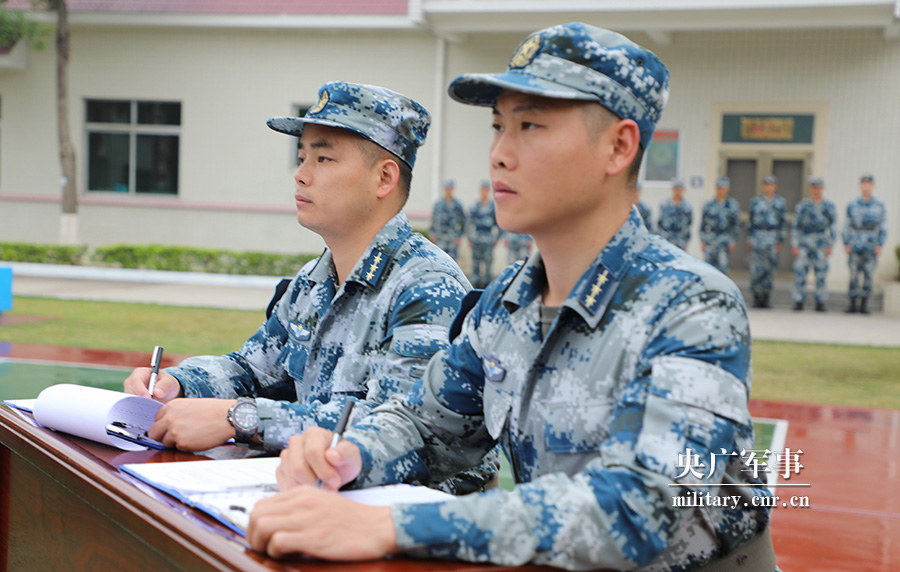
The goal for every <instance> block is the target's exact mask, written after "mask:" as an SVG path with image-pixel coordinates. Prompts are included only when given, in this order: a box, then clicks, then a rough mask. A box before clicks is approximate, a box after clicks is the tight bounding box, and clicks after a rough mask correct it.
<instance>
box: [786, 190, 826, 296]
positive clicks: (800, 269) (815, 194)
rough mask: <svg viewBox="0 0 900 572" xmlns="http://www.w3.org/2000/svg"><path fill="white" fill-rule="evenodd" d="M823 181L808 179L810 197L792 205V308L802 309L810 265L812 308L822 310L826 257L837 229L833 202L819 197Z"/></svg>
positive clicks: (824, 292)
mask: <svg viewBox="0 0 900 572" xmlns="http://www.w3.org/2000/svg"><path fill="white" fill-rule="evenodd" d="M824 189H825V181H823V180H822V179H820V178H818V177H817V178H813V179H810V181H809V194H810V198H808V199H803V200H802V201H800V202H799V203H797V206H796V207H795V208H794V224H793V226H792V227H791V253H792V254H793V255H794V288H793V290H791V296H792V297H793V299H794V310H796V311H800V310H803V302H804V301H805V300H806V275H807V274H809V268H810V266H812V269H813V273H814V274H815V276H816V312H824V311H825V301H826V300H828V290H827V289H826V288H825V277H826V275H827V274H828V257H829V256H831V248H832V246H834V239H835V237H836V236H837V233H836V232H835V230H834V225H835V222H837V209H836V208H835V206H834V203H833V202H831V201H829V200H827V199H824V198H822V192H823V191H824Z"/></svg>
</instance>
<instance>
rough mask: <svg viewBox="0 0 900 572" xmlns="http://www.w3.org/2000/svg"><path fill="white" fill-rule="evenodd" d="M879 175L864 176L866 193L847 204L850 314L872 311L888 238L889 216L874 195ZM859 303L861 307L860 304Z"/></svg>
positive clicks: (845, 231) (861, 182) (845, 235)
mask: <svg viewBox="0 0 900 572" xmlns="http://www.w3.org/2000/svg"><path fill="white" fill-rule="evenodd" d="M874 187H875V177H873V176H872V175H863V176H862V177H861V178H860V179H859V190H860V193H861V194H862V196H861V197H860V198H858V199H856V200H855V201H853V202H851V203H850V204H849V205H847V219H846V220H845V221H844V229H843V232H842V233H841V238H842V239H843V241H844V250H845V251H846V252H847V254H848V255H849V256H850V259H849V264H850V291H849V295H850V307H849V308H847V313H851V314H852V313H854V312H857V311H858V312H859V313H861V314H868V313H869V297H870V296H871V295H872V275H873V274H874V273H875V266H876V265H877V264H878V255H879V254H881V248H882V246H884V240H885V238H887V216H886V211H885V208H884V203H882V202H881V201H879V200H878V199H876V198H874V197H873V196H872V189H873V188H874ZM857 303H858V304H859V306H857Z"/></svg>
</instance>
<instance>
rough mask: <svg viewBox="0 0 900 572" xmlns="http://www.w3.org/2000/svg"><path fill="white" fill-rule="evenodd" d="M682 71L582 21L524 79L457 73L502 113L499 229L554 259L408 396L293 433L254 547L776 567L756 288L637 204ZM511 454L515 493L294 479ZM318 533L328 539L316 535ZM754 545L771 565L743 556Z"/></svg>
mask: <svg viewBox="0 0 900 572" xmlns="http://www.w3.org/2000/svg"><path fill="white" fill-rule="evenodd" d="M588 66H590V67H588ZM667 77H668V72H667V71H666V68H665V66H664V65H663V64H662V63H661V62H660V61H659V60H658V59H657V58H656V57H655V56H654V55H653V54H652V53H650V52H649V51H647V50H645V49H643V48H641V47H640V46H637V45H635V44H633V43H632V42H631V41H629V40H628V39H627V38H625V37H623V36H620V35H619V34H615V33H613V32H609V31H606V30H601V29H599V28H594V27H592V26H587V25H584V24H568V25H565V26H557V27H554V28H549V29H547V30H544V31H541V32H538V33H536V34H534V35H532V36H530V37H529V38H527V39H526V40H525V41H524V42H523V43H522V44H521V45H520V47H519V49H518V50H517V52H516V54H515V55H514V56H513V58H512V60H511V61H510V65H509V70H508V72H507V73H504V74H496V75H493V74H467V75H463V76H460V77H458V78H456V79H455V80H454V81H453V82H451V84H450V88H449V90H450V95H451V97H453V98H454V99H457V100H459V101H462V102H465V103H470V104H474V105H485V106H493V107H494V110H495V111H494V115H493V124H494V133H495V135H494V139H493V142H492V144H491V150H490V163H491V177H492V182H493V187H494V200H495V201H496V203H497V218H498V220H499V221H500V224H501V226H503V227H504V228H508V229H510V230H511V231H518V232H530V233H531V234H532V235H533V236H534V239H535V243H536V244H537V245H538V253H537V254H535V255H534V256H532V257H531V258H529V259H528V261H527V262H526V263H525V264H524V265H523V264H521V263H520V264H516V265H513V266H511V267H509V268H507V269H506V271H504V272H503V274H502V275H501V276H500V277H498V279H497V280H495V281H494V282H492V283H491V285H490V286H489V287H488V288H487V290H486V291H485V293H484V295H483V296H482V297H481V299H480V300H479V301H478V303H477V304H476V305H475V306H474V308H473V309H472V310H471V312H470V313H469V314H468V315H467V316H466V317H465V319H464V321H463V324H462V332H461V334H460V335H459V336H457V337H456V338H455V339H454V342H453V344H452V345H451V347H450V349H449V350H445V351H441V352H440V353H438V354H437V355H435V357H434V358H433V359H432V360H431V362H430V363H429V364H428V370H427V371H426V373H425V376H424V377H423V378H422V383H419V384H417V385H416V386H415V387H414V388H413V390H412V391H411V392H410V394H409V395H407V396H406V397H405V398H403V399H392V400H390V401H389V402H388V403H386V404H385V405H383V406H381V407H379V408H378V409H376V410H375V411H374V412H373V413H372V414H371V415H370V416H369V417H366V418H365V419H363V420H361V421H359V422H358V423H356V424H355V425H354V426H353V427H352V428H350V429H349V430H347V431H346V432H345V433H344V437H345V438H344V440H343V441H341V442H340V443H339V444H338V445H337V446H336V447H334V448H332V449H328V446H329V443H330V440H331V435H330V433H329V432H327V431H324V430H321V429H319V430H316V429H311V430H308V431H307V432H306V433H305V434H304V435H303V436H300V437H295V438H294V439H292V441H291V444H290V447H289V448H288V450H287V451H285V452H283V453H282V464H281V466H280V468H279V469H278V472H277V475H278V476H277V478H278V481H279V484H280V485H281V487H282V489H283V490H284V489H289V490H287V491H286V492H283V493H281V494H279V495H275V496H273V497H270V498H268V499H264V500H263V501H261V502H260V503H259V504H257V505H256V508H255V509H254V511H253V513H252V514H251V521H250V528H249V530H248V535H247V538H248V540H249V541H250V543H251V544H252V546H253V547H254V548H256V549H258V550H267V551H268V552H269V553H270V554H273V555H279V554H284V553H289V552H294V551H299V552H304V553H309V554H312V555H314V556H324V557H326V558H340V559H348V558H353V559H365V558H374V557H379V556H383V555H384V554H385V553H389V552H394V551H398V550H400V551H406V552H410V553H412V554H416V555H425V556H430V557H436V558H455V559H462V560H471V561H478V562H494V563H499V564H504V565H518V564H523V563H529V562H530V563H537V564H548V565H551V566H557V567H561V568H568V569H572V570H587V569H592V570H593V569H597V568H604V569H606V568H610V569H616V570H636V569H639V570H642V571H651V570H653V571H657V570H659V571H662V570H666V571H669V570H693V569H697V568H700V567H703V566H705V565H706V564H707V563H709V562H711V561H713V560H718V561H722V562H723V563H724V565H725V566H726V567H727V566H735V563H736V562H743V561H745V560H746V561H747V562H745V564H747V566H746V567H745V568H741V569H742V570H754V571H758V570H766V572H771V571H772V570H774V569H775V568H776V566H775V558H774V553H772V551H771V543H770V542H771V541H768V540H767V539H768V538H769V537H768V533H767V531H766V526H767V522H768V509H766V508H762V507H756V506H753V502H752V500H753V499H752V498H751V497H756V496H759V497H763V496H766V495H767V494H768V493H767V491H766V489H765V487H764V486H762V484H761V483H760V482H759V480H757V479H756V478H754V477H753V476H752V475H751V474H750V473H749V472H748V471H746V470H744V468H745V467H744V464H743V462H742V461H740V460H739V459H738V457H737V456H736V455H732V454H731V453H732V452H739V451H741V450H742V449H745V448H750V447H752V443H753V428H752V424H751V420H750V415H749V412H748V409H747V400H748V394H749V390H750V378H749V366H750V333H749V327H748V322H747V313H746V309H745V307H744V303H743V301H742V300H741V295H740V292H739V291H738V289H737V287H736V286H735V285H734V283H732V282H731V281H730V280H729V279H728V278H726V277H725V276H724V275H722V274H721V273H720V272H718V271H716V270H715V269H713V268H711V267H710V266H709V265H707V264H704V263H702V262H700V261H699V260H697V259H695V258H693V257H691V256H689V255H688V254H686V253H685V252H684V251H682V250H681V249H679V248H677V247H675V246H673V245H672V244H671V243H669V242H668V241H666V240H663V239H661V238H659V237H656V236H652V235H650V234H649V233H648V232H647V229H646V227H645V226H644V224H643V222H642V221H641V220H640V218H639V216H640V215H639V214H638V212H637V209H636V208H634V206H633V201H632V199H633V192H634V183H635V180H636V178H637V169H638V168H639V166H640V161H639V159H638V157H640V156H641V151H642V150H643V149H644V148H646V145H647V143H648V141H649V140H650V137H651V135H652V133H653V130H654V126H655V123H656V120H657V118H658V117H659V114H660V113H661V111H662V108H663V106H664V103H665V101H666V98H667V93H668V87H667V85H668V81H667ZM557 98H558V99H557ZM563 98H565V99H563ZM532 125H539V126H540V128H539V129H531V126H532ZM601 142H602V143H601ZM548 193H549V194H550V195H551V196H552V197H553V198H554V200H553V201H548V200H547V196H548ZM562 237H565V240H563V239H562ZM587 237H590V239H591V240H588V238H587ZM549 253H553V256H554V258H553V259H551V258H550V255H549ZM576 264H577V266H576V267H577V268H579V270H578V272H577V273H575V274H574V275H572V273H571V272H570V270H571V269H572V268H573V266H575V265H576ZM566 275H569V276H570V278H569V279H566V278H565V276H566ZM497 442H500V443H501V444H502V446H503V448H504V450H505V452H506V454H507V457H508V458H509V460H510V463H511V465H512V471H513V474H514V476H515V479H516V483H517V484H516V486H515V488H514V490H512V491H499V490H495V491H490V492H488V493H483V494H474V495H469V496H466V497H463V498H460V499H458V500H455V501H452V502H443V503H433V504H419V505H404V504H397V505H394V506H392V507H367V506H362V505H358V504H355V503H353V502H352V501H350V500H348V499H346V498H343V497H341V496H340V495H335V494H329V492H328V491H327V490H325V491H323V490H322V489H317V488H315V487H310V486H296V485H297V483H298V481H299V482H301V483H311V482H313V481H314V479H315V478H316V477H319V478H321V479H322V480H323V482H324V483H326V487H327V488H331V489H333V488H336V487H337V486H339V485H342V484H344V483H347V482H349V481H351V480H353V479H356V480H355V481H354V484H353V485H352V486H366V485H370V484H375V483H383V482H392V481H395V480H397V479H409V478H411V477H412V478H414V479H424V478H431V477H434V476H437V475H444V474H452V473H453V472H455V471H456V470H458V467H463V466H468V465H470V464H472V463H473V462H476V461H477V459H479V458H480V456H481V455H483V454H484V451H487V450H490V449H491V448H492V447H493V446H494V445H495V444H496V443H497ZM326 451H327V453H326ZM686 451H689V453H687V455H688V456H689V457H690V458H692V459H694V460H696V457H694V454H695V453H696V454H698V455H699V457H700V458H702V459H704V464H705V466H704V468H703V469H702V471H697V472H693V473H691V474H687V473H688V472H687V471H685V470H684V468H683V467H682V465H684V462H682V461H683V459H680V457H679V455H685V454H686V453H685V452H686ZM720 483H727V484H728V485H732V486H729V487H725V488H727V490H728V491H732V492H730V493H729V494H734V495H736V497H737V498H739V499H740V502H735V503H734V505H735V506H734V509H733V510H732V509H730V508H729V509H725V510H723V509H721V508H709V509H705V508H687V509H685V508H675V507H673V504H674V501H673V497H678V498H681V496H683V495H689V494H690V493H691V492H701V491H710V490H712V491H716V490H717V488H715V487H716V485H719V484H720ZM709 486H713V487H714V488H712V489H710V488H708V487H709ZM723 490H724V489H723ZM763 500H766V499H763ZM326 515H328V516H327V518H328V521H329V522H328V525H327V527H326V529H325V530H323V528H322V527H323V524H322V522H323V520H324V518H326ZM333 515H341V516H339V517H334V516H333ZM309 528H314V529H315V532H316V533H317V535H318V534H326V535H327V537H328V542H327V543H320V542H317V541H315V540H312V539H311V538H310V540H312V541H311V542H307V541H306V539H307V538H309V537H307V535H306V534H304V533H305V531H307V530H308V529H309ZM276 531H278V532H284V533H285V534H274V535H273V533H274V532H276ZM292 533H293V534H292ZM361 537H365V541H364V542H361V541H360V540H359V538H361ZM751 542H752V543H753V546H764V547H766V550H761V551H760V552H761V553H763V554H766V557H765V558H763V557H762V556H759V557H757V556H752V557H751V556H749V555H747V554H746V553H745V551H749V550H750V548H749V547H747V545H748V543H751ZM757 542H761V544H756V543H757ZM767 542H768V544H767ZM323 544H327V546H325V545H323ZM723 554H728V556H725V557H721V556H722V555H723ZM720 557H721V558H720ZM727 569H733V568H727Z"/></svg>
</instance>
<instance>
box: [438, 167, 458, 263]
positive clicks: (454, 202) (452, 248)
mask: <svg viewBox="0 0 900 572" xmlns="http://www.w3.org/2000/svg"><path fill="white" fill-rule="evenodd" d="M455 187H456V183H455V182H454V181H453V180H452V179H447V180H446V181H444V198H442V199H439V200H438V202H436V203H435V204H434V210H432V211H431V238H432V240H434V243H435V244H437V246H438V248H440V249H441V250H443V251H444V252H446V253H447V254H449V255H450V258H452V259H453V260H458V259H459V240H460V238H461V237H462V235H463V233H464V232H465V230H466V211H465V209H464V208H463V206H462V203H461V202H459V200H458V199H456V198H455V197H454V196H453V189H454V188H455Z"/></svg>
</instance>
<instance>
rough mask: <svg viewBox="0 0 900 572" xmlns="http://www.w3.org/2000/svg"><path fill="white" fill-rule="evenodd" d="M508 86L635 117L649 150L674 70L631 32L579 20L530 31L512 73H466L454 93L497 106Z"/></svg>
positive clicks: (451, 89) (459, 97)
mask: <svg viewBox="0 0 900 572" xmlns="http://www.w3.org/2000/svg"><path fill="white" fill-rule="evenodd" d="M503 89H509V90H513V91H520V92H524V93H530V94H533V95H539V96H543V97H552V98H557V99H572V100H581V101H597V102H599V103H600V104H601V105H603V106H604V107H606V108H607V109H609V110H610V111H611V112H613V113H614V114H616V115H617V116H618V117H620V118H622V119H633V120H634V121H635V122H636V123H637V124H638V127H639V128H640V131H641V147H643V148H644V149H646V148H647V144H648V143H650V138H651V137H652V136H653V130H654V129H655V127H656V122H657V121H658V120H659V116H660V114H661V113H662V110H663V108H664V107H665V106H666V101H667V100H668V97H669V71H668V70H667V69H666V66H665V64H663V63H662V62H661V61H660V60H659V58H657V57H656V56H655V55H654V54H653V53H652V52H650V51H649V50H647V49H645V48H642V47H641V46H639V45H637V44H635V43H634V42H632V41H631V40H629V39H628V38H626V37H625V36H622V35H620V34H617V33H615V32H611V31H609V30H604V29H602V28H596V27H594V26H588V25H587V24H582V23H579V22H575V23H571V24H565V25H563V26H554V27H552V28H547V29H546V30H541V31H539V32H535V33H534V34H532V35H530V36H528V38H526V39H525V41H523V42H522V43H521V44H519V47H518V48H517V49H516V52H515V53H514V54H513V57H512V59H510V60H509V67H508V68H507V70H506V73H499V74H464V75H461V76H459V77H457V78H456V79H454V80H453V81H452V82H450V86H449V88H448V92H449V93H450V97H452V98H453V99H455V100H456V101H460V102H462V103H468V104H470V105H484V106H492V105H494V104H495V103H496V101H497V97H498V96H499V95H500V92H501V90H503Z"/></svg>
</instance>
